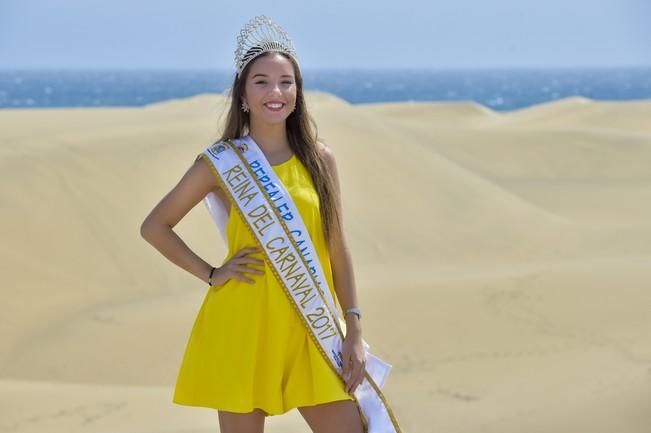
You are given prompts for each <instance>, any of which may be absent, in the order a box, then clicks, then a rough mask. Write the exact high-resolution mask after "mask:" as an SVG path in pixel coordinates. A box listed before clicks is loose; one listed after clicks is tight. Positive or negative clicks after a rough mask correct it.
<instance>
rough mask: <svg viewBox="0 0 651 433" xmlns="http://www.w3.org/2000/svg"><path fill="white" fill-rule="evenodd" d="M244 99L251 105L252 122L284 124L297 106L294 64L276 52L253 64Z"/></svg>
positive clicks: (260, 58)
mask: <svg viewBox="0 0 651 433" xmlns="http://www.w3.org/2000/svg"><path fill="white" fill-rule="evenodd" d="M243 98H244V100H245V101H246V103H247V104H248V105H249V110H250V111H249V115H250V116H251V119H252V121H253V119H254V118H255V119H256V120H255V121H263V122H266V123H279V122H284V121H285V119H287V117H288V116H289V115H290V114H291V113H292V111H293V110H294V107H295V105H296V80H295V77H294V68H293V66H292V62H290V61H289V60H288V59H287V58H285V57H284V56H283V55H282V54H279V53H274V52H272V53H270V54H268V55H262V56H260V57H258V58H257V59H255V60H253V63H252V64H251V69H250V70H249V75H248V77H247V79H246V83H245V86H244V95H243ZM279 104H282V106H280V108H278V105H279Z"/></svg>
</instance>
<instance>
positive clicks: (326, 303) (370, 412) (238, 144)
mask: <svg viewBox="0 0 651 433" xmlns="http://www.w3.org/2000/svg"><path fill="white" fill-rule="evenodd" d="M200 156H201V157H203V158H204V159H206V161H207V162H209V166H210V167H211V169H212V171H213V172H214V174H215V177H216V178H217V181H218V182H219V184H220V187H221V188H222V189H223V190H224V191H225V192H226V193H227V195H228V196H229V199H230V201H231V203H233V204H234V206H233V209H235V210H236V211H237V212H239V214H240V216H241V217H242V219H243V220H244V221H245V222H246V225H247V227H248V229H249V230H250V231H251V234H252V235H253V237H254V238H255V239H257V240H258V242H259V244H260V247H262V248H263V250H264V253H265V254H264V258H265V261H266V262H267V264H268V265H269V266H270V268H271V270H272V272H273V273H274V276H275V277H276V278H277V279H278V281H279V283H280V284H281V286H282V287H283V290H284V292H285V294H286V295H287V297H288V299H289V300H290V301H291V304H292V305H293V306H294V308H295V310H296V311H297V312H298V313H299V316H300V317H301V318H302V321H303V324H304V326H305V327H306V329H308V330H309V331H310V332H309V335H310V337H311V338H312V340H313V341H314V343H315V344H316V347H317V348H318V349H319V352H320V353H321V355H322V356H323V357H324V358H325V359H326V360H327V362H328V364H329V365H330V367H331V368H333V369H334V371H335V372H336V373H337V374H338V375H339V376H340V377H341V378H342V380H343V369H342V367H343V364H342V359H341V346H342V342H343V338H344V335H345V334H344V332H343V331H342V328H344V329H345V321H344V320H343V319H342V318H341V317H340V316H339V313H338V311H337V309H336V307H335V303H334V300H333V299H332V294H331V292H330V288H329V286H328V282H327V280H326V278H325V274H324V272H323V268H322V267H321V263H320V260H319V258H318V255H317V253H316V250H315V248H314V245H313V243H312V240H311V238H310V235H309V232H308V231H307V229H306V227H305V224H304V222H303V220H302V218H301V215H300V213H299V211H298V209H297V208H296V205H295V203H294V201H293V200H292V197H291V196H290V194H289V193H288V192H287V190H286V189H285V187H284V185H283V184H282V182H281V181H280V179H279V178H278V176H277V175H276V173H275V172H274V171H273V168H272V166H271V165H270V164H269V162H268V161H267V159H266V157H265V156H264V154H263V153H262V151H261V150H260V148H259V147H258V145H257V144H256V143H255V142H254V141H253V138H251V136H250V135H247V136H244V137H242V138H236V139H233V140H226V141H224V142H218V143H215V144H213V145H211V146H209V147H208V148H207V149H206V150H204V152H203V153H202V154H201V155H200ZM204 203H205V205H206V207H207V208H208V211H209V212H210V214H211V216H212V217H213V219H214V221H215V223H216V224H217V226H218V227H219V230H220V232H221V235H222V238H223V239H224V241H225V242H227V241H228V240H227V236H226V222H227V219H228V212H227V211H226V209H225V208H224V205H223V203H222V201H221V200H220V199H219V198H218V197H217V196H216V195H215V194H214V193H212V192H211V193H209V194H207V195H206V197H205V198H204ZM362 343H363V347H364V352H365V356H366V371H365V373H364V379H363V381H362V383H360V384H359V385H358V387H357V389H356V390H355V392H354V393H353V397H354V399H355V401H356V402H357V405H358V408H359V410H360V414H361V415H362V421H363V423H364V427H365V431H366V432H368V433H400V432H401V429H400V427H399V426H398V422H397V421H396V419H395V416H394V415H393V413H392V411H391V409H390V408H389V406H388V403H387V402H386V400H385V398H384V396H383V394H382V392H381V391H380V390H381V389H382V388H383V387H384V384H385V382H386V380H387V377H388V375H389V372H390V370H391V367H392V366H391V365H390V364H388V363H387V362H385V361H383V360H382V359H380V358H378V357H377V356H375V355H373V354H372V353H370V352H369V351H368V348H369V347H370V346H369V345H368V343H366V341H364V340H363V339H362Z"/></svg>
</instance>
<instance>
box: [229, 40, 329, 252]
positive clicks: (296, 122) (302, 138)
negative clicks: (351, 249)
mask: <svg viewBox="0 0 651 433" xmlns="http://www.w3.org/2000/svg"><path fill="white" fill-rule="evenodd" d="M278 53H279V54H281V55H282V56H284V57H285V58H287V59H288V60H289V61H290V62H291V63H292V66H293V68H294V76H295V78H296V89H297V92H296V108H295V109H294V111H292V113H291V114H290V115H289V116H288V117H287V120H286V121H285V125H286V128H287V138H288V140H289V147H290V148H291V149H292V151H293V152H294V154H295V155H296V156H297V157H298V159H299V160H300V161H301V162H302V163H303V165H304V166H305V168H306V169H307V171H308V173H309V174H310V177H311V178H312V182H313V183H314V187H315V189H316V191H317V193H318V195H319V207H320V213H321V220H322V221H323V231H324V236H325V239H326V240H327V241H328V242H329V241H330V239H331V237H332V235H333V234H334V233H333V231H334V230H335V228H340V227H341V224H340V223H341V219H340V215H339V213H338V212H337V207H336V206H335V194H336V192H335V186H334V179H333V178H332V173H330V171H329V170H328V165H327V163H326V162H325V160H324V158H323V156H322V155H321V153H320V152H319V145H318V143H317V140H319V141H323V140H322V139H319V138H318V128H317V125H316V122H315V121H314V119H313V118H312V116H311V115H310V113H309V112H308V111H307V107H306V106H305V98H304V96H303V76H302V75H301V71H300V68H299V67H298V64H297V63H296V62H295V61H294V59H293V58H292V57H291V56H288V55H287V54H285V53H283V52H278ZM269 54H270V53H269V52H266V53H263V54H261V55H260V56H259V57H258V58H260V57H262V56H266V55H269ZM256 60H257V59H256ZM254 62H255V60H253V61H251V62H249V63H248V64H247V65H246V67H245V68H244V70H242V73H241V75H240V77H239V78H238V76H237V74H235V78H234V80H233V86H232V87H231V89H230V108H229V110H228V113H227V117H226V123H225V125H224V129H223V132H222V134H221V137H220V138H219V139H218V141H223V140H230V139H233V138H239V137H242V136H244V135H246V134H248V132H249V128H250V124H249V113H245V112H244V111H242V110H241V108H240V103H241V101H242V96H243V95H244V89H245V83H246V79H247V77H248V75H249V71H250V69H251V65H253V63H254Z"/></svg>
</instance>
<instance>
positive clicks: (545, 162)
mask: <svg viewBox="0 0 651 433" xmlns="http://www.w3.org/2000/svg"><path fill="white" fill-rule="evenodd" d="M307 102H308V106H309V108H310V109H311V111H312V113H313V115H314V117H315V119H316V120H317V122H318V125H319V133H320V136H321V137H322V138H323V139H324V140H325V141H326V142H327V143H328V144H329V145H330V146H331V147H332V148H333V149H334V152H335V155H336V157H337V161H338V165H339V170H340V178H341V179H340V180H341V182H342V187H343V189H344V197H343V200H344V212H345V213H344V223H345V226H346V232H347V236H348V238H349V244H350V247H351V251H352V253H353V260H354V264H355V275H356V281H357V286H358V292H359V298H360V303H361V306H362V308H363V309H364V310H365V313H366V314H365V320H364V334H365V339H366V340H367V341H368V342H369V343H370V344H371V346H372V348H373V349H374V351H375V352H376V353H377V354H378V355H380V356H382V357H383V358H384V359H386V360H387V361H388V362H390V363H392V364H393V365H394V370H393V372H392V375H391V377H390V379H389V381H388V383H387V386H386V388H385V389H384V393H385V395H386V397H387V398H388V400H389V402H390V403H391V405H392V408H393V410H394V413H395V414H396V416H397V418H398V420H399V422H400V424H401V426H402V427H403V429H404V431H405V432H439V431H447V432H455V431H456V432H482V433H484V432H498V431H499V432H521V431H525V430H526V431H528V432H551V431H575V432H578V431H590V432H592V433H598V432H611V431H625V432H627V433H636V432H640V433H642V432H646V431H647V430H648V426H649V425H651V415H650V412H649V411H648V410H647V408H648V401H649V397H650V394H651V381H650V378H651V344H650V339H649V332H648V330H649V329H650V325H651V321H650V319H649V317H648V311H649V309H650V308H651V292H649V290H648V288H649V287H650V286H651V266H649V265H650V264H651V241H649V239H651V206H649V203H651V200H650V199H651V127H650V126H649V122H648V119H649V117H650V116H651V102H649V101H633V102H597V101H591V100H588V99H585V98H569V99H566V100H561V101H555V102H552V103H547V104H541V105H539V106H534V107H530V108H526V109H522V110H518V111H514V112H508V113H498V112H494V111H492V110H489V109H487V108H485V107H483V106H481V105H478V104H475V103H470V102H459V103H386V104H361V105H352V104H349V103H347V102H346V101H344V100H342V99H340V98H337V97H336V96H334V95H329V94H327V93H323V92H310V93H308V95H307ZM226 103H227V101H226V100H225V99H224V96H223V95H213V94H208V95H198V96H195V97H192V98H187V99H181V100H174V101H165V102H161V103H156V104H151V105H149V106H147V107H143V108H96V109H35V110H3V111H0V173H2V174H1V176H2V182H1V183H0V206H1V208H2V215H3V223H4V224H3V228H4V230H3V236H2V239H3V242H2V247H1V248H0V258H1V259H2V262H3V264H4V266H3V271H4V272H3V274H4V279H3V284H2V299H3V302H2V304H1V306H0V337H1V341H2V344H0V431H7V432H31V431H52V432H56V431H66V432H76V431H79V432H82V431H83V432H115V431H120V432H143V431H147V432H170V433H171V432H176V433H180V432H190V431H192V432H201V431H217V415H216V412H215V411H213V410H211V409H200V408H186V407H179V406H177V405H174V404H173V403H171V396H172V391H173V388H172V387H173V385H174V381H175V379H176V373H177V369H178V366H179V363H180V360H181V356H182V351H183V348H184V345H185V342H186V340H187V337H188V335H189V331H190V328H191V326H192V323H193V320H194V317H195V314H196V312H197V311H198V308H199V306H200V304H201V302H202V300H203V296H204V293H205V287H204V283H203V282H201V281H199V280H197V279H196V278H194V277H193V276H191V275H189V274H187V273H185V272H184V271H182V270H181V269H180V268H176V267H175V266H174V265H173V264H172V263H170V262H167V261H166V260H165V259H164V257H162V256H161V255H160V254H159V253H158V252H157V251H155V250H154V249H153V248H152V247H151V246H149V245H148V244H147V243H146V242H144V240H142V239H141V238H140V236H139V225H140V223H141V222H142V220H143V218H144V217H145V216H146V214H147V212H148V211H149V210H150V209H151V208H152V207H153V206H154V205H155V204H156V203H157V202H158V200H159V199H160V198H161V197H162V196H163V195H164V194H165V193H166V192H167V191H169V189H171V188H172V187H173V186H174V185H175V183H176V182H177V181H178V179H179V178H180V177H181V176H182V175H183V173H184V172H185V170H187V168H188V167H189V166H190V164H191V163H192V161H193V160H194V157H195V155H196V154H197V153H199V152H200V151H201V150H203V148H205V146H207V145H208V144H209V143H210V142H212V140H213V139H214V138H215V137H216V136H217V133H218V132H219V129H218V125H219V120H220V119H222V118H223V116H224V109H225V108H226ZM175 230H176V231H177V233H179V234H180V235H181V236H182V237H183V239H184V240H185V241H186V242H187V243H188V244H189V245H190V246H191V247H192V248H193V249H194V250H195V251H196V252H197V253H198V254H199V255H200V256H202V257H203V258H204V259H206V260H208V261H211V262H214V263H220V262H221V260H222V258H223V257H224V255H225V254H226V250H225V247H224V245H223V244H222V241H221V238H220V236H219V233H218V232H217V229H216V227H214V225H213V224H212V222H211V220H210V219H209V216H208V214H207V212H206V210H205V208H204V207H203V204H199V206H197V207H196V208H195V209H193V210H192V211H191V212H190V213H189V214H188V215H187V216H186V218H185V219H184V220H183V221H181V223H179V225H178V226H177V227H176V228H175ZM387 318H390V320H387ZM390 325H393V326H390ZM267 425H268V429H267V431H272V432H273V431H278V432H281V431H282V432H289V433H291V432H307V431H309V429H308V427H307V425H306V424H305V423H304V421H303V420H302V419H301V418H300V415H299V414H298V412H297V411H292V412H290V413H288V414H286V415H283V416H281V417H272V418H269V419H268V420H267Z"/></svg>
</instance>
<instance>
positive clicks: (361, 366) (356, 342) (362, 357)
mask: <svg viewBox="0 0 651 433" xmlns="http://www.w3.org/2000/svg"><path fill="white" fill-rule="evenodd" d="M341 357H342V358H343V363H344V368H343V378H344V381H345V382H346V392H347V393H349V394H353V393H354V392H355V390H356V389H357V386H358V385H359V384H360V383H362V381H363V380H364V372H365V371H366V353H365V352H364V346H363V344H362V335H361V334H360V333H358V332H351V333H348V334H347V335H346V337H345V338H344V341H343V343H342V346H341Z"/></svg>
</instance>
